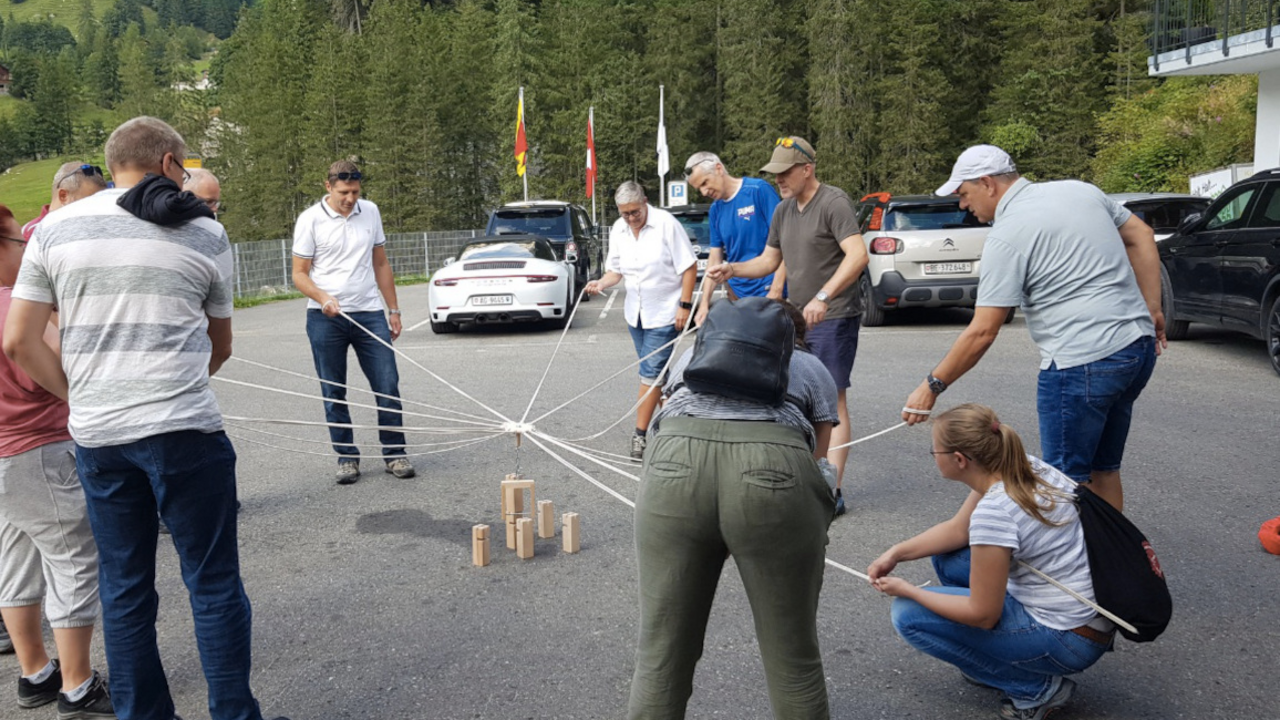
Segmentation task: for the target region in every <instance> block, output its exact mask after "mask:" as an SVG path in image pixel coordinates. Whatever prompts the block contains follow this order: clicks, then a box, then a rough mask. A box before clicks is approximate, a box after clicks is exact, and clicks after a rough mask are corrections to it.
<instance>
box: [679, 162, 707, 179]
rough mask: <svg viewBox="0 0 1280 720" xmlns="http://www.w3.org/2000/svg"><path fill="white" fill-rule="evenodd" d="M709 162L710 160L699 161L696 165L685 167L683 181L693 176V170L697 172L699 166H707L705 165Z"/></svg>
mask: <svg viewBox="0 0 1280 720" xmlns="http://www.w3.org/2000/svg"><path fill="white" fill-rule="evenodd" d="M709 162H711V161H710V160H699V161H698V162H696V163H694V164H692V165H689V166H687V167H685V169H684V179H685V180H688V179H689V176H690V175H693V171H694V170H697V169H698V166H699V165H706V164H707V163H709Z"/></svg>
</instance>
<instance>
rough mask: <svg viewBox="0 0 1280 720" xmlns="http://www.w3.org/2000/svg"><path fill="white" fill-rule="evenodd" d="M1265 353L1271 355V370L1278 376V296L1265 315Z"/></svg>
mask: <svg viewBox="0 0 1280 720" xmlns="http://www.w3.org/2000/svg"><path fill="white" fill-rule="evenodd" d="M1266 338H1267V352H1268V353H1270V354H1271V369H1272V370H1275V371H1276V374H1277V375H1280V296H1277V297H1276V298H1275V299H1273V300H1272V301H1271V312H1268V313H1267V332H1266Z"/></svg>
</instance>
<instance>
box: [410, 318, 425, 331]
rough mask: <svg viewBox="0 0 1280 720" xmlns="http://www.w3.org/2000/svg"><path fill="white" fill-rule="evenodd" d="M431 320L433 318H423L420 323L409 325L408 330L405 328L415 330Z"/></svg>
mask: <svg viewBox="0 0 1280 720" xmlns="http://www.w3.org/2000/svg"><path fill="white" fill-rule="evenodd" d="M429 322H431V318H427V319H426V320H423V321H422V322H420V323H418V324H417V325H411V326H409V328H408V329H407V330H405V332H413V331H414V330H417V329H418V328H420V327H422V326H423V325H426V324H427V323H429Z"/></svg>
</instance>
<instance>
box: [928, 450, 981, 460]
mask: <svg viewBox="0 0 1280 720" xmlns="http://www.w3.org/2000/svg"><path fill="white" fill-rule="evenodd" d="M951 453H960V454H961V455H963V456H965V457H966V458H968V459H969V460H972V459H973V458H971V457H969V453H965V452H960V451H959V450H930V451H929V454H930V455H950V454H951Z"/></svg>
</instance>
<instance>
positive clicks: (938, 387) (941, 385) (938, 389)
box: [925, 373, 947, 395]
mask: <svg viewBox="0 0 1280 720" xmlns="http://www.w3.org/2000/svg"><path fill="white" fill-rule="evenodd" d="M925 382H927V383H929V389H930V390H932V391H933V394H934V395H941V394H942V392H943V391H944V390H946V389H947V384H946V383H945V382H943V381H941V380H939V379H938V378H936V377H934V376H933V373H929V377H928V378H926V379H925Z"/></svg>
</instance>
